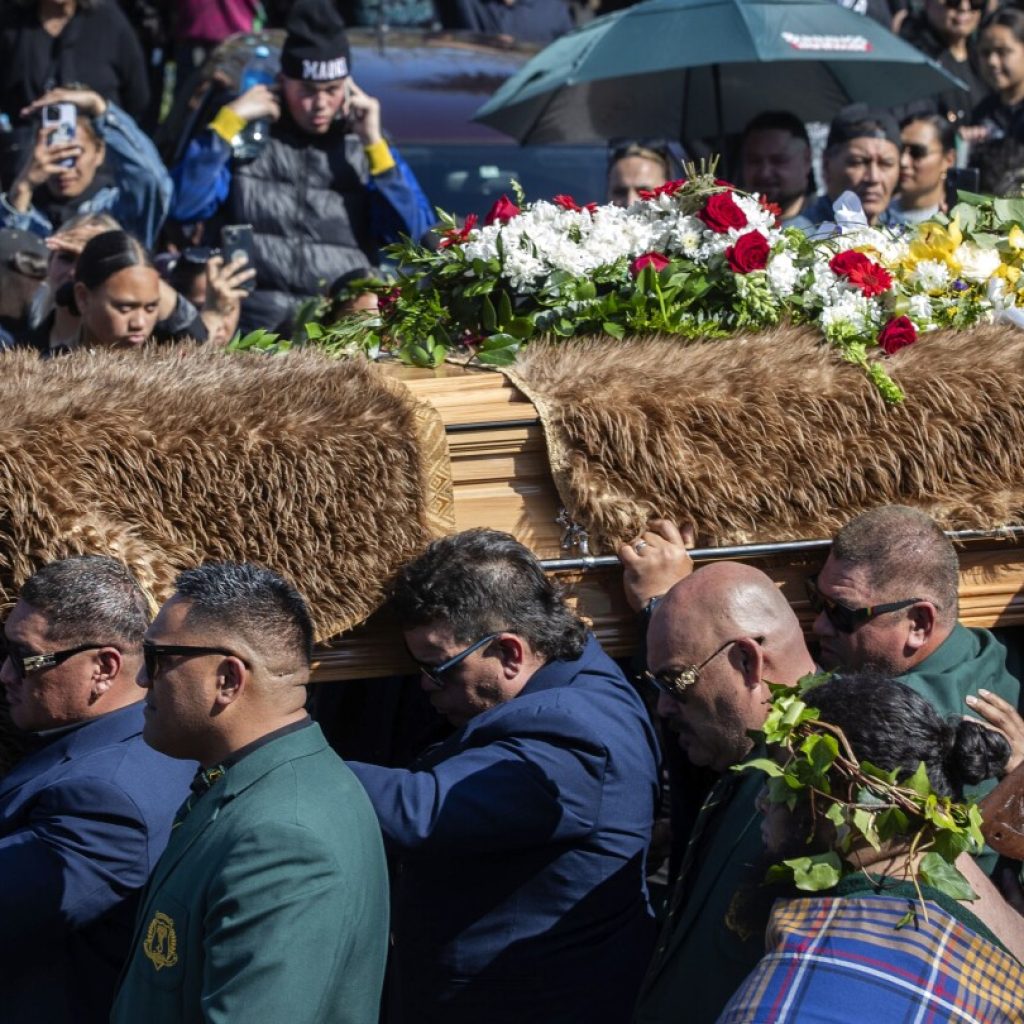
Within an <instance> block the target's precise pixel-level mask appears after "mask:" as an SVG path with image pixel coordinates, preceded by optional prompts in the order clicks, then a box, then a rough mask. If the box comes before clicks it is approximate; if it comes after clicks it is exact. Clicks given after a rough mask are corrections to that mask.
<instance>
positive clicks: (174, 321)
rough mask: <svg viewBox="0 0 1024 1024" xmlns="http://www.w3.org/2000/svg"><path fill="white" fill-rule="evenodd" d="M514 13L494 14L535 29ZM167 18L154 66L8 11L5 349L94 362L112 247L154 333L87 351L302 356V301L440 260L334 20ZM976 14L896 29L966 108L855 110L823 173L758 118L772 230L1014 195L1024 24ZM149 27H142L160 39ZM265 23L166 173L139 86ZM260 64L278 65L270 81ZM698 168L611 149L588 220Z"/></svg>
mask: <svg viewBox="0 0 1024 1024" xmlns="http://www.w3.org/2000/svg"><path fill="white" fill-rule="evenodd" d="M559 2H560V0H559ZM523 3H525V0H520V3H519V4H512V5H506V4H503V3H498V4H495V5H493V6H495V7H499V8H502V9H503V10H505V11H506V12H512V11H517V10H518V11H519V13H520V14H522V13H523V12H524V11H525V10H526V8H525V7H523ZM145 6H146V5H145V4H143V5H142V7H145ZM168 6H172V7H173V6H174V5H168ZM178 6H179V7H180V10H179V11H178V20H177V21H176V22H175V26H176V27H175V28H174V30H173V31H172V30H171V29H168V28H166V26H165V29H164V30H163V31H162V35H161V34H159V33H158V34H157V35H159V38H160V39H162V40H163V42H164V43H165V44H166V46H164V47H162V48H161V47H156V48H155V49H154V47H155V44H152V43H151V44H147V45H149V49H146V47H145V46H144V43H145V39H144V38H143V39H140V38H138V35H139V34H138V33H137V32H136V31H135V30H134V29H133V28H132V26H131V25H130V24H129V23H128V21H127V20H126V17H125V15H124V13H123V12H122V11H121V10H120V8H119V7H118V5H117V4H116V3H114V2H113V0H95V2H80V0H38V2H33V3H29V2H27V0H25V2H10V3H8V4H5V5H0V115H2V116H0V121H2V123H0V128H4V127H5V128H6V129H7V130H6V131H0V231H2V233H3V235H2V243H0V248H2V251H3V252H4V253H6V254H8V255H7V257H6V258H5V260H4V262H3V266H2V267H0V275H2V276H3V278H4V281H5V288H4V297H3V304H4V309H3V320H2V325H0V328H2V333H0V344H2V345H4V346H6V347H11V346H29V347H34V348H36V349H38V350H39V351H40V352H41V353H42V354H43V355H50V354H53V353H55V352H65V351H67V350H69V349H72V348H75V347H76V346H78V345H80V344H81V343H82V333H83V328H82V323H81V310H79V308H78V306H77V301H76V288H75V283H76V281H75V278H76V267H77V265H78V259H79V257H80V256H81V255H82V253H83V251H84V250H85V248H86V246H87V245H88V243H89V242H90V241H91V239H92V238H93V237H94V236H95V235H98V234H101V233H102V232H103V231H117V230H120V231H123V232H126V233H127V234H128V235H130V236H132V237H133V238H135V239H136V240H137V241H138V242H139V243H140V244H141V245H142V246H144V247H145V249H146V250H147V252H148V254H149V259H150V260H151V261H152V263H153V266H154V267H155V268H156V269H157V270H158V271H159V277H160V292H161V298H160V303H159V307H158V309H159V315H158V317H157V319H156V321H155V324H154V323H150V322H149V321H148V320H143V321H142V322H140V323H137V324H134V325H133V330H132V331H130V332H121V333H120V334H109V333H103V332H96V331H90V332H89V340H88V344H89V345H91V346H100V345H117V346H123V345H125V344H132V345H135V344H138V343H139V341H140V340H142V341H149V340H150V339H151V338H152V339H155V340H157V341H159V342H167V341H169V340H177V339H183V338H193V339H195V340H196V341H197V342H205V341H211V342H213V343H215V344H224V343H226V342H227V341H228V340H229V339H230V338H231V337H232V336H234V334H235V332H236V331H237V330H241V331H242V332H243V333H247V332H249V331H250V330H254V329H257V328H262V329H266V330H269V331H276V332H278V333H281V334H284V335H286V336H291V335H293V334H294V333H295V332H296V330H297V328H298V327H299V326H301V325H297V324H296V314H297V311H298V310H300V309H302V308H304V306H303V304H304V303H306V302H308V300H309V299H310V298H311V297H321V298H322V297H325V295H326V296H331V297H335V298H336V297H337V296H339V295H344V296H347V295H348V293H349V291H350V283H351V282H353V281H362V280H366V279H367V278H374V277H379V276H381V275H382V274H383V275H384V276H386V274H387V270H386V267H385V268H384V269H383V270H382V256H381V251H382V247H383V246H385V245H387V244H388V243H391V242H396V241H399V240H400V239H401V238H403V237H407V238H411V239H413V240H420V241H424V242H425V243H426V244H436V243H437V238H436V235H435V234H434V232H433V230H432V229H434V228H435V227H436V220H437V217H436V213H435V211H434V208H433V206H432V204H431V201H430V197H429V196H427V195H425V194H424V190H423V189H422V187H421V186H420V184H419V182H418V181H417V179H416V176H415V174H414V173H413V171H412V169H411V168H410V167H409V165H408V164H407V163H406V162H405V161H404V160H403V159H402V155H401V153H400V151H399V148H398V147H397V146H396V145H395V144H394V143H393V142H392V141H390V140H389V139H388V136H387V134H386V131H385V129H386V121H387V118H386V112H382V110H381V104H380V102H379V101H378V100H377V99H376V98H375V97H373V96H370V95H368V94H367V93H366V92H364V91H363V90H362V89H360V87H359V86H358V84H357V78H358V73H359V72H358V68H353V67H352V66H351V64H352V53H351V47H350V45H349V41H348V37H347V33H346V28H345V23H344V21H343V18H342V16H341V14H340V13H339V10H340V9H341V7H340V6H339V5H338V4H337V3H335V2H333V0H296V2H294V3H291V4H279V5H271V6H270V7H269V8H267V10H266V11H264V13H263V14H262V15H260V13H259V10H258V9H259V5H258V4H255V3H251V2H248V0H244V2H243V0H240V2H237V3H223V4H214V5H202V4H198V5H197V4H190V3H182V4H180V5H178ZM983 7H984V5H982V4H980V3H979V2H978V0H960V3H959V4H955V3H953V0H949V2H947V3H944V2H940V0H927V2H926V3H925V4H924V7H923V8H921V9H920V10H904V9H901V10H898V11H894V12H891V14H890V19H891V23H892V26H893V27H894V28H898V30H899V32H900V33H901V34H902V35H903V36H904V37H905V38H907V39H908V40H909V41H911V42H913V43H914V44H915V45H918V46H919V47H921V48H922V49H923V50H925V51H926V52H927V53H929V54H930V55H932V56H933V57H935V59H936V60H937V61H938V62H939V63H940V64H942V65H943V66H944V67H946V68H947V70H949V71H951V72H952V73H955V74H956V75H958V76H959V77H960V78H962V79H963V80H964V81H965V82H966V83H967V84H968V86H969V89H968V91H967V92H964V91H962V90H958V89H955V88H951V89H950V90H947V91H943V92H941V93H937V94H936V95H935V96H934V97H932V98H931V99H930V100H926V101H921V102H919V103H917V104H914V105H913V106H912V107H894V108H892V109H887V110H886V109H868V108H866V107H863V106H859V105H851V106H849V107H847V108H844V109H842V110H840V111H837V113H836V116H835V119H834V120H833V122H832V123H831V125H830V126H829V129H828V136H827V141H826V142H825V146H824V152H823V153H821V154H818V153H816V151H815V147H812V144H811V138H810V137H809V135H808V128H807V126H806V125H805V124H804V123H803V122H802V121H801V119H800V118H799V117H798V116H797V114H796V113H794V112H791V111H777V110H765V111H763V112H762V113H760V114H759V115H757V116H756V117H754V118H753V119H752V120H751V121H750V122H749V123H748V124H747V126H746V128H745V130H744V131H743V133H742V134H741V136H740V137H739V138H738V139H737V140H736V143H735V147H734V149H735V151H734V152H733V151H730V152H727V153H725V154H724V157H725V168H726V173H729V174H730V176H731V177H732V178H733V179H734V180H735V181H736V182H737V184H738V185H740V186H741V187H744V188H746V189H748V190H751V191H755V192H758V193H760V194H762V195H763V196H765V197H766V199H767V200H769V201H770V202H772V203H775V204H777V205H778V207H779V208H780V211H781V213H780V219H781V222H782V223H783V224H785V225H792V226H795V227H799V228H802V229H804V230H806V231H809V232H813V231H815V230H816V229H817V228H818V226H819V225H821V224H829V223H831V222H832V220H833V219H834V213H833V203H834V202H835V201H836V200H837V199H838V198H839V197H840V196H841V195H842V194H843V193H847V192H850V193H853V194H854V195H855V196H856V197H857V199H858V200H859V202H860V204H861V206H862V207H863V211H864V214H865V216H866V218H867V220H868V222H869V223H871V224H878V225H887V226H891V227H893V228H895V229H898V228H899V226H900V225H904V224H912V223H915V222H919V221H923V220H926V219H927V218H929V217H932V216H934V215H935V214H936V213H939V212H943V211H946V210H948V209H949V208H950V206H951V204H952V203H954V202H955V198H956V191H957V188H958V187H961V186H963V185H965V184H967V185H970V186H972V188H974V189H975V190H981V191H986V192H989V193H993V194H996V195H1018V194H1019V193H1020V187H1021V181H1022V180H1024V134H1022V133H1024V127H1022V126H1024V121H1021V124H1018V123H1017V121H1018V120H1019V119H1020V116H1021V115H1020V111H1021V109H1024V12H1022V11H1021V10H1019V9H1017V8H1016V7H1013V6H1004V7H998V8H995V9H993V10H988V11H987V13H986V11H985V10H983ZM268 12H269V13H268ZM527 13H528V12H527ZM865 13H866V14H868V15H877V14H878V12H873V11H867V12H865ZM136 15H138V16H137V17H136V21H135V25H136V28H138V27H139V26H143V27H144V26H145V25H146V24H148V22H147V20H146V18H145V17H144V16H142V15H141V14H138V12H136ZM524 16H525V15H524ZM259 17H263V19H264V21H265V22H266V23H276V24H281V25H283V26H284V28H285V30H286V34H285V37H284V38H285V41H284V44H283V46H282V48H281V51H280V55H279V60H278V58H277V56H276V55H273V56H271V57H269V58H268V57H267V54H265V53H263V54H257V56H256V57H254V58H253V60H254V61H256V63H257V64H260V62H261V61H262V62H263V64H260V75H257V76H256V77H255V78H252V77H247V76H249V72H248V71H246V72H245V73H244V74H243V75H242V78H241V79H240V83H241V84H239V85H238V86H237V88H235V89H232V88H229V87H228V86H227V85H226V84H225V83H223V82H220V81H219V80H218V79H217V77H216V76H214V78H213V79H212V80H211V81H210V82H208V87H210V88H212V89H213V90H214V92H213V94H212V95H214V96H215V97H216V98H217V99H218V101H219V102H214V103H213V105H212V108H211V110H210V114H209V116H208V117H207V118H205V122H206V123H199V124H196V125H195V126H193V127H191V128H190V133H191V134H190V135H189V136H188V137H186V138H182V139H179V140H177V141H176V144H175V145H174V146H173V147H171V148H172V149H173V151H174V153H176V154H177V156H176V157H175V159H174V160H173V162H172V165H171V166H166V165H165V163H164V160H163V158H162V156H161V152H165V153H166V151H167V150H166V147H165V148H164V149H163V150H161V149H158V147H157V145H156V144H155V143H154V141H153V137H152V136H153V132H154V130H155V127H156V125H155V121H154V118H153V116H152V111H151V107H152V93H153V90H154V89H157V90H159V88H160V86H159V83H156V84H153V83H151V82H150V79H149V77H147V76H148V74H149V71H151V70H152V68H150V67H149V64H147V58H146V56H145V55H146V54H147V53H148V54H149V57H150V58H153V56H154V53H155V52H156V51H157V50H159V55H160V57H161V59H165V58H166V57H167V55H168V54H170V55H172V56H174V57H175V58H176V60H177V62H178V66H179V67H180V69H181V74H180V76H179V84H180V83H186V84H185V85H182V88H186V87H188V85H187V83H189V82H193V83H194V76H193V77H190V76H189V74H187V72H190V71H191V70H192V69H194V67H196V66H197V65H198V63H199V62H200V61H201V60H202V59H203V58H204V57H205V56H207V55H208V54H209V53H210V52H211V50H212V49H213V48H214V47H216V45H217V44H218V42H219V41H221V40H222V39H224V38H225V37H226V36H228V35H229V34H230V33H231V32H232V31H236V30H245V29H251V28H253V27H254V26H255V25H257V24H258V23H259V22H258V20H254V19H258V18H259ZM529 17H530V18H532V17H533V15H529ZM275 19H276V21H275ZM528 20H529V18H528ZM563 27H564V26H563ZM174 32H177V33H178V35H177V36H175V35H174ZM168 33H170V34H168ZM142 36H145V32H144V31H143V32H142ZM172 37H173V39H174V40H175V41H173V42H172ZM154 38H155V37H154ZM257 51H258V48H257V49H256V50H254V51H253V52H254V53H257ZM268 59H270V60H271V61H275V60H277V61H278V63H277V65H275V68H276V67H279V70H277V71H276V73H268V72H267V68H266V67H265V66H264V64H265V63H266V61H267V60H268ZM151 63H152V60H150V64H151ZM247 67H248V66H247ZM151 86H152V87H151ZM197 97H199V98H202V99H203V101H204V102H206V94H205V93H200V94H197ZM203 109H204V110H205V109H206V107H204V108H203ZM701 147H702V142H701V140H685V144H680V143H675V142H672V143H669V142H666V141H664V140H659V139H631V140H614V141H611V142H610V143H609V148H608V174H607V192H606V194H605V195H604V196H593V197H588V198H593V199H596V200H601V199H604V200H605V201H608V202H612V203H617V204H620V205H629V204H630V203H632V202H635V201H636V200H637V199H638V197H639V195H640V192H641V191H642V190H644V189H651V188H655V187H657V186H659V185H662V184H665V183H666V182H667V181H669V180H672V179H674V178H678V177H680V176H681V174H682V161H683V160H684V159H685V157H686V155H687V154H688V153H694V152H698V151H701ZM968 154H969V156H968ZM819 165H820V166H819ZM818 181H820V182H821V186H822V190H821V191H820V193H819V191H818V185H817V182H818ZM565 190H566V192H570V191H572V190H573V183H572V182H569V181H567V182H565ZM454 212H455V213H458V212H459V211H454ZM463 212H465V211H463ZM236 225H244V226H247V227H246V231H248V232H249V234H248V235H245V236H244V238H243V244H241V245H238V244H236V243H235V242H234V241H232V242H231V244H230V245H226V244H225V243H224V234H223V232H224V229H225V228H232V227H233V226H236ZM234 237H235V236H232V238H234ZM37 240H39V241H42V243H43V244H44V245H45V246H46V248H47V250H48V252H43V250H41V249H40V247H39V245H38V244H37ZM105 244H106V245H107V247H108V248H109V247H110V246H111V245H112V244H114V243H112V242H111V241H110V240H107V242H106V243H105ZM40 257H43V258H42V259H41V258H40ZM119 269H120V268H119ZM93 280H94V282H95V277H94V275H93ZM81 283H86V282H84V281H83V282H81ZM95 287H96V284H95V283H93V284H87V288H88V289H89V290H93V289H94V288H95ZM144 305H145V304H143V306H144ZM126 337H130V338H131V341H130V342H126V340H125V339H126Z"/></svg>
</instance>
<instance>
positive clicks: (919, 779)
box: [903, 761, 932, 796]
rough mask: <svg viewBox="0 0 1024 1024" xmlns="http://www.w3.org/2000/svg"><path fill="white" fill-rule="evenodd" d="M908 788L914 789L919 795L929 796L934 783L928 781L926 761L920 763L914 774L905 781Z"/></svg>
mask: <svg viewBox="0 0 1024 1024" xmlns="http://www.w3.org/2000/svg"><path fill="white" fill-rule="evenodd" d="M903 785H904V786H906V787H907V789H912V790H913V791H914V792H915V793H916V794H917V795H918V796H927V795H928V794H929V793H930V792H931V791H932V784H931V782H929V781H928V771H927V769H926V768H925V766H924V761H921V762H919V763H918V766H917V769H916V770H915V772H914V774H913V775H911V776H910V778H909V779H907V780H906V781H905V782H904V783H903Z"/></svg>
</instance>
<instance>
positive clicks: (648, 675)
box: [641, 636, 764, 700]
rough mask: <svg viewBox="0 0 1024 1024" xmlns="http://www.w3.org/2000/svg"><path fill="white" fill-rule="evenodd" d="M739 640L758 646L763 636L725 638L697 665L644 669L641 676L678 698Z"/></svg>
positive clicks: (762, 640) (656, 687)
mask: <svg viewBox="0 0 1024 1024" xmlns="http://www.w3.org/2000/svg"><path fill="white" fill-rule="evenodd" d="M741 640H753V641H754V643H756V644H757V645H758V646H760V645H761V644H763V643H764V637H763V636H753V637H742V636H739V637H736V638H735V639H734V640H726V641H725V643H724V644H722V645H721V647H717V648H716V649H715V650H714V651H713V652H712V653H711V654H709V655H708V656H707V657H706V658H705V659H704V660H703V661H702V662H701V663H700V664H699V665H686V666H684V667H683V668H677V669H665V670H664V671H662V672H649V671H645V672H644V673H643V674H642V676H641V678H642V679H643V680H644V682H646V683H648V684H650V685H651V686H653V687H654V688H655V689H656V690H657V691H658V692H659V693H663V694H665V696H666V697H674V698H675V699H676V700H679V699H681V698H683V697H684V696H685V694H686V691H687V690H689V689H690V688H691V687H693V686H696V685H697V681H698V680H699V679H700V673H701V670H702V669H704V668H705V667H706V666H707V665H709V664H711V662H712V661H714V660H715V658H717V657H718V656H719V655H720V654H721V653H722V651H724V650H726V649H727V648H729V647H732V645H733V644H738V643H739V642H740V641H741Z"/></svg>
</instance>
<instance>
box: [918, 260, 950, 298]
mask: <svg viewBox="0 0 1024 1024" xmlns="http://www.w3.org/2000/svg"><path fill="white" fill-rule="evenodd" d="M910 281H911V283H912V284H916V285H917V286H918V287H919V288H922V289H923V290H924V291H926V292H929V293H938V292H941V291H942V290H943V289H944V288H945V287H946V286H947V285H948V284H949V267H947V266H946V264H945V263H940V262H939V261H938V260H922V261H921V262H920V263H918V264H917V266H916V267H914V269H913V271H911V274H910Z"/></svg>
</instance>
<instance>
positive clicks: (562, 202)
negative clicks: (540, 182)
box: [551, 195, 597, 213]
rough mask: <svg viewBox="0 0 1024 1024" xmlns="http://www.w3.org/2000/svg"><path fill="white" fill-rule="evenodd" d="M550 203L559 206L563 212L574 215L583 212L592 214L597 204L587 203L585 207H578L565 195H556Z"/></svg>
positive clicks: (574, 201)
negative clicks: (569, 212)
mask: <svg viewBox="0 0 1024 1024" xmlns="http://www.w3.org/2000/svg"><path fill="white" fill-rule="evenodd" d="M551 202H553V203H554V204H555V206H560V207H561V208H562V209H563V210H572V211H573V212H575V213H582V212H583V211H584V210H586V211H587V212H588V213H593V212H594V211H595V210H596V209H597V203H587V205H586V206H580V204H579V203H577V202H576V200H575V199H573V197H572V196H566V195H557V196H555V198H554V199H552V200H551Z"/></svg>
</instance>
